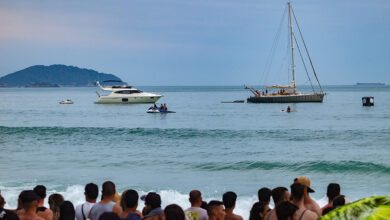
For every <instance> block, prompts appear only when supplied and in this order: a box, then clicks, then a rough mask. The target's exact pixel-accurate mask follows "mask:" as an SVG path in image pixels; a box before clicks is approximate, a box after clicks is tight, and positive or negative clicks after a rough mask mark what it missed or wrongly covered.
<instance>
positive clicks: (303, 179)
mask: <svg viewBox="0 0 390 220" xmlns="http://www.w3.org/2000/svg"><path fill="white" fill-rule="evenodd" d="M294 183H300V184H302V185H304V186H305V188H306V191H305V193H313V192H315V191H314V190H313V189H312V188H310V186H311V181H310V179H309V178H307V177H306V176H298V177H297V178H295V179H294Z"/></svg>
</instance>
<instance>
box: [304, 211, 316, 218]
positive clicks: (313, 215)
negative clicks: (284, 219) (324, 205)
mask: <svg viewBox="0 0 390 220" xmlns="http://www.w3.org/2000/svg"><path fill="white" fill-rule="evenodd" d="M318 217H319V216H318V215H317V213H315V212H313V211H311V210H307V212H306V213H305V219H307V220H312V219H313V220H315V219H317V218H318Z"/></svg>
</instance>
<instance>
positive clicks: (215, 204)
mask: <svg viewBox="0 0 390 220" xmlns="http://www.w3.org/2000/svg"><path fill="white" fill-rule="evenodd" d="M220 205H223V202H221V201H218V200H211V201H210V202H209V203H208V204H207V214H208V216H209V217H210V216H211V215H212V213H213V210H214V209H215V208H216V207H218V206H220Z"/></svg>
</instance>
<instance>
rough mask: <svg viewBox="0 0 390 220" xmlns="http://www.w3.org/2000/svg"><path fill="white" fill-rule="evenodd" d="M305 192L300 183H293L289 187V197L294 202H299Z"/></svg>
mask: <svg viewBox="0 0 390 220" xmlns="http://www.w3.org/2000/svg"><path fill="white" fill-rule="evenodd" d="M304 192H305V186H304V185H302V184H300V183H294V184H292V185H291V197H292V198H293V199H294V200H297V201H300V200H301V199H302V198H303V195H304Z"/></svg>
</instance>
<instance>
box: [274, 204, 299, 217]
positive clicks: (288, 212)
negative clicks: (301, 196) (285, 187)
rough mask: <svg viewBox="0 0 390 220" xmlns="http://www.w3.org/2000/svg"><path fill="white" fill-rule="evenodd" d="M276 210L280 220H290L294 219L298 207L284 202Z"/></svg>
mask: <svg viewBox="0 0 390 220" xmlns="http://www.w3.org/2000/svg"><path fill="white" fill-rule="evenodd" d="M275 210H276V216H277V217H278V220H288V219H289V218H291V219H292V218H293V216H294V213H295V212H296V211H297V210H298V207H297V206H296V205H294V204H292V203H291V202H287V201H284V202H281V203H280V204H279V205H277V206H276V208H275Z"/></svg>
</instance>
